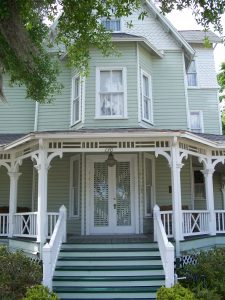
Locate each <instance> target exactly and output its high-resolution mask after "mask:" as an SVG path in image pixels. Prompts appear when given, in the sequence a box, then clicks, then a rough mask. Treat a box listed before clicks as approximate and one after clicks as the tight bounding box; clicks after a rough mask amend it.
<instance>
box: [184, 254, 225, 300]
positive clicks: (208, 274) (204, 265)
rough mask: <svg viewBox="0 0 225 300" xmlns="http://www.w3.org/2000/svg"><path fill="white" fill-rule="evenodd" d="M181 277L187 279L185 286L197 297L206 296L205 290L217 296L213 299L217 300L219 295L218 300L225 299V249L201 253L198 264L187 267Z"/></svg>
mask: <svg viewBox="0 0 225 300" xmlns="http://www.w3.org/2000/svg"><path fill="white" fill-rule="evenodd" d="M181 275H182V276H186V277H187V280H186V282H184V285H185V286H186V287H188V288H190V289H191V290H192V291H193V292H195V293H196V295H201V293H202V294H204V292H206V291H204V290H202V289H203V288H204V289H206V290H208V291H210V293H212V294H214V295H215V298H213V297H211V299H216V297H217V295H219V296H220V298H218V299H225V248H215V249H213V250H209V251H201V252H200V254H199V255H198V259H197V263H196V264H195V265H187V266H185V267H184V270H183V271H182V274H181ZM201 290H202V291H201ZM200 291H201V293H200ZM206 293H207V292H206ZM202 297H203V296H202ZM203 298H204V297H203ZM203 298H197V299H203ZM204 299H205V298H204ZM206 299H207V298H206ZM208 299H210V298H208Z"/></svg>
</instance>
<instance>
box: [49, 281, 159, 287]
mask: <svg viewBox="0 0 225 300" xmlns="http://www.w3.org/2000/svg"><path fill="white" fill-rule="evenodd" d="M164 284H165V281H164V280H152V281H149V280H147V281H144V280H143V281H111V282H108V281H106V282H104V281H101V282H99V281H91V282H90V281H53V286H54V287H55V286H73V287H87V286H93V287H103V286H113V287H116V286H120V287H121V286H159V287H160V286H162V285H164Z"/></svg>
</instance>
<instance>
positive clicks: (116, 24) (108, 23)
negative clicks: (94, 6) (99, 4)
mask: <svg viewBox="0 0 225 300" xmlns="http://www.w3.org/2000/svg"><path fill="white" fill-rule="evenodd" d="M101 23H102V25H103V26H104V27H105V29H106V30H107V31H113V32H115V31H121V20H120V19H117V18H111V19H110V20H109V19H107V18H102V20H101Z"/></svg>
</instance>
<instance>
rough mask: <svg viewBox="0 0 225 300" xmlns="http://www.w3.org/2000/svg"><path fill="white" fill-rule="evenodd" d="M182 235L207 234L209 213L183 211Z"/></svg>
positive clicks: (203, 211) (204, 211) (205, 211)
mask: <svg viewBox="0 0 225 300" xmlns="http://www.w3.org/2000/svg"><path fill="white" fill-rule="evenodd" d="M182 215H183V224H182V226H183V235H184V236H191V235H200V234H208V233H209V232H210V230H209V219H210V213H209V211H207V210H183V211H182Z"/></svg>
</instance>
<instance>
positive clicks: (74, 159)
mask: <svg viewBox="0 0 225 300" xmlns="http://www.w3.org/2000/svg"><path fill="white" fill-rule="evenodd" d="M76 160H77V161H78V173H79V176H78V195H79V199H78V215H74V214H73V211H74V201H73V200H74V199H73V193H72V188H73V162H74V161H76ZM80 171H81V166H80V155H79V154H77V155H74V156H72V157H71V158H70V188H69V195H70V202H69V207H70V211H69V217H70V218H79V217H80V201H81V197H80V176H81V174H80Z"/></svg>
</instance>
